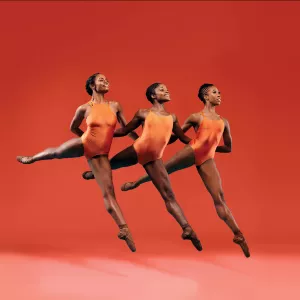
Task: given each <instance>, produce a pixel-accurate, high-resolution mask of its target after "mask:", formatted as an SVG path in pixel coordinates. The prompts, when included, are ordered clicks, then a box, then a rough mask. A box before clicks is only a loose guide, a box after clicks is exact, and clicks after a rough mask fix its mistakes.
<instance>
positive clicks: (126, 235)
mask: <svg viewBox="0 0 300 300" xmlns="http://www.w3.org/2000/svg"><path fill="white" fill-rule="evenodd" d="M118 238H119V239H120V240H125V242H126V243H127V246H128V247H129V249H130V250H131V251H132V252H135V251H136V248H135V244H134V241H133V238H132V235H131V233H130V231H129V228H126V227H125V228H122V229H120V232H119V234H118Z"/></svg>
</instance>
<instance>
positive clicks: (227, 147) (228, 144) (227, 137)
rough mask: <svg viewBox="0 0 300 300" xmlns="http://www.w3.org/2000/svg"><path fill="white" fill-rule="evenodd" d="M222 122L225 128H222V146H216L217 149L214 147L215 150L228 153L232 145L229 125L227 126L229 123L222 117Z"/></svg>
mask: <svg viewBox="0 0 300 300" xmlns="http://www.w3.org/2000/svg"><path fill="white" fill-rule="evenodd" d="M224 123H225V128H224V132H223V141H224V145H223V146H218V147H217V149H216V152H221V153H230V152H231V145H232V138H231V134H230V127H229V123H228V121H227V120H225V119H224Z"/></svg>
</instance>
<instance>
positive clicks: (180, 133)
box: [169, 118, 191, 144]
mask: <svg viewBox="0 0 300 300" xmlns="http://www.w3.org/2000/svg"><path fill="white" fill-rule="evenodd" d="M173 132H174V134H175V136H176V137H177V138H179V140H180V141H181V142H182V143H184V144H188V143H189V142H190V141H191V138H189V137H188V136H186V135H185V134H184V132H183V130H182V129H181V127H180V126H179V123H178V120H177V118H176V119H175V122H174V124H173ZM171 138H172V137H171ZM173 139H174V138H173ZM169 144H170V142H169Z"/></svg>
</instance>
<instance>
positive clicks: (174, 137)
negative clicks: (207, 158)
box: [168, 115, 195, 145]
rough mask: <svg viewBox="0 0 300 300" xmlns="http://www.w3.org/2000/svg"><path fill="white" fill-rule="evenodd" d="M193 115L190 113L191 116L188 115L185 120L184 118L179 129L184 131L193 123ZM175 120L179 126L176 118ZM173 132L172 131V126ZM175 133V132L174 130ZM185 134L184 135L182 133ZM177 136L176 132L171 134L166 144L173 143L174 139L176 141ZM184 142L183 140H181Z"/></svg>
mask: <svg viewBox="0 0 300 300" xmlns="http://www.w3.org/2000/svg"><path fill="white" fill-rule="evenodd" d="M194 119H195V116H194V115H191V116H189V117H188V118H187V119H186V120H185V122H184V123H183V125H182V126H181V129H182V131H183V133H185V132H187V131H188V130H189V129H190V128H191V127H192V126H193V124H194V122H195V120H194ZM176 121H177V124H178V126H179V123H178V120H176ZM173 132H174V128H173ZM174 133H175V132H174ZM184 136H185V135H184ZM178 138H179V136H177V135H176V134H172V135H171V138H170V141H169V143H168V145H170V144H173V143H174V142H175V141H177V139H178ZM183 143H184V142H183Z"/></svg>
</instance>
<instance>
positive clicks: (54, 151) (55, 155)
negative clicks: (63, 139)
mask: <svg viewBox="0 0 300 300" xmlns="http://www.w3.org/2000/svg"><path fill="white" fill-rule="evenodd" d="M47 152H48V153H50V155H51V156H52V157H53V158H62V152H61V151H59V150H58V149H57V148H49V149H47Z"/></svg>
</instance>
